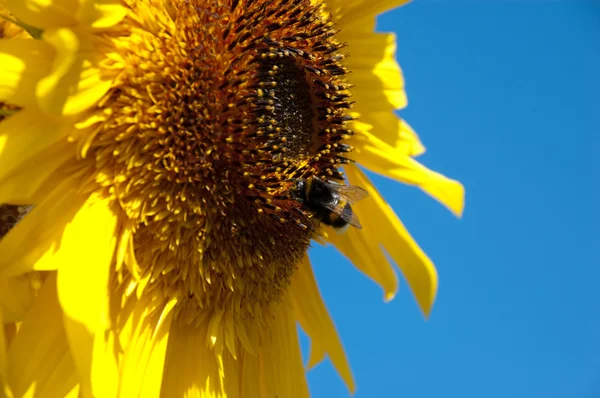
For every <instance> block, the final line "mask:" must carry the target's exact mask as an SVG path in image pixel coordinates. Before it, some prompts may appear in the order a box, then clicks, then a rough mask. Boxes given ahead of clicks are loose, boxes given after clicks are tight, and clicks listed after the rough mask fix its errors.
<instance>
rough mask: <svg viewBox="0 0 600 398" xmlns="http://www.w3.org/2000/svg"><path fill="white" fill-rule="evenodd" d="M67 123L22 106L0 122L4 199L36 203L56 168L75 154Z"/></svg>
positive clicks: (1, 193)
mask: <svg viewBox="0 0 600 398" xmlns="http://www.w3.org/2000/svg"><path fill="white" fill-rule="evenodd" d="M70 147H73V148H74V145H73V144H68V143H67V142H66V126H65V125H63V124H60V123H58V121H56V120H55V119H51V118H49V117H48V116H46V115H45V114H44V113H43V112H39V111H36V110H22V111H20V112H18V113H17V114H16V115H13V116H11V117H9V118H8V119H6V120H3V121H2V123H0V164H1V165H2V167H1V168H0V203H35V202H34V201H33V196H34V194H35V192H36V191H37V190H38V189H39V187H40V185H41V184H42V183H43V182H44V181H45V180H46V179H47V178H48V176H49V175H50V174H51V173H52V172H54V171H55V170H56V168H57V167H58V166H59V165H60V164H63V163H64V162H66V160H68V159H69V158H72V157H74V156H75V154H74V149H71V150H69V148H70Z"/></svg>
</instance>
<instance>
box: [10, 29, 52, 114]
mask: <svg viewBox="0 0 600 398" xmlns="http://www.w3.org/2000/svg"><path fill="white" fill-rule="evenodd" d="M53 58H54V49H53V48H52V46H50V45H49V44H48V43H45V42H43V41H41V40H31V39H10V40H9V39H4V40H0V76H2V79H0V101H3V102H7V103H10V104H13V105H19V106H23V107H32V106H36V103H37V100H36V98H35V88H36V84H37V83H38V81H39V80H40V79H41V78H42V77H44V76H46V75H47V74H48V73H49V72H50V68H51V65H52V59H53Z"/></svg>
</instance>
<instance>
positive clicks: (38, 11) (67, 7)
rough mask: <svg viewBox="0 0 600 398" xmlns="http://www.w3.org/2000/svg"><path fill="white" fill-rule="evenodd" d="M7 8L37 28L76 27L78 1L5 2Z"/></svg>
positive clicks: (17, 0) (11, 0)
mask: <svg viewBox="0 0 600 398" xmlns="http://www.w3.org/2000/svg"><path fill="white" fill-rule="evenodd" d="M5 3H6V8H8V9H9V10H10V12H11V13H12V14H13V15H15V16H16V17H17V18H18V19H20V20H21V21H23V22H25V23H26V24H28V25H31V26H35V27H37V28H43V29H51V28H60V27H63V26H75V25H76V24H77V20H76V19H75V12H76V11H77V8H78V4H77V3H78V1H77V0H5Z"/></svg>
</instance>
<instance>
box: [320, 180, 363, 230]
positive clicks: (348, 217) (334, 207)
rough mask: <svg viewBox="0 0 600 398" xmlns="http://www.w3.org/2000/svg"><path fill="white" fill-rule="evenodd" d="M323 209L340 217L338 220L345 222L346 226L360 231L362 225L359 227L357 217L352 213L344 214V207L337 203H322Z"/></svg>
mask: <svg viewBox="0 0 600 398" xmlns="http://www.w3.org/2000/svg"><path fill="white" fill-rule="evenodd" d="M361 189H362V188H361ZM365 192H366V191H365ZM323 207H325V208H326V209H328V210H331V212H332V213H334V214H336V215H338V216H340V218H341V219H342V220H344V221H346V222H347V223H348V224H350V225H352V226H353V227H356V228H358V229H362V225H360V222H359V221H358V217H357V216H356V214H355V213H354V212H350V213H346V212H344V207H343V206H340V205H338V204H337V202H328V203H323Z"/></svg>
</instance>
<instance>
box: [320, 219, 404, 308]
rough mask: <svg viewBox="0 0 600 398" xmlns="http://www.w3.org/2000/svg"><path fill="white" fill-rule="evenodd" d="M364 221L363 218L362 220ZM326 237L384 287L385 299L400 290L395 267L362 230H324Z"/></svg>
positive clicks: (355, 264) (361, 269)
mask: <svg viewBox="0 0 600 398" xmlns="http://www.w3.org/2000/svg"><path fill="white" fill-rule="evenodd" d="M361 222H362V220H361ZM324 237H325V238H326V240H327V241H328V242H329V243H331V244H333V245H334V246H335V247H336V248H337V249H338V250H339V251H340V252H341V253H342V254H343V255H344V256H346V257H347V258H348V259H350V261H351V262H352V264H354V266H355V267H356V268H358V269H359V270H360V271H362V272H363V273H364V274H365V275H367V276H368V277H369V278H371V279H373V280H374V281H375V282H376V283H377V284H378V285H379V286H381V288H382V289H383V299H384V300H385V301H390V300H392V299H393V298H394V296H396V292H397V291H398V278H397V277H396V273H395V272H394V269H393V267H392V266H391V265H390V264H389V262H388V261H387V259H386V257H385V255H384V254H383V253H382V252H381V250H379V247H378V246H376V245H375V246H374V245H371V244H370V242H368V241H366V240H365V239H364V237H363V234H362V232H361V231H360V230H358V229H355V228H349V229H348V230H347V231H346V232H344V233H343V234H339V233H338V232H336V231H332V230H331V228H330V229H327V230H324Z"/></svg>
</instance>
